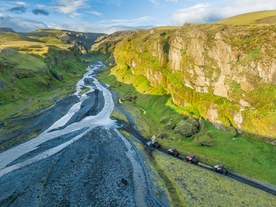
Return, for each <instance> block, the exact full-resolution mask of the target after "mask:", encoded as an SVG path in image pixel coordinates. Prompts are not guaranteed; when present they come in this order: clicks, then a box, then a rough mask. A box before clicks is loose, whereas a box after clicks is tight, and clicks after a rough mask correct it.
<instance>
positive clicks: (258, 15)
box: [216, 10, 276, 24]
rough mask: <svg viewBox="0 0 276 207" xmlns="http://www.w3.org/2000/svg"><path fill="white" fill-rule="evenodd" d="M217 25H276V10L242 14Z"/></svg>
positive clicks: (218, 22)
mask: <svg viewBox="0 0 276 207" xmlns="http://www.w3.org/2000/svg"><path fill="white" fill-rule="evenodd" d="M216 23H217V24H276V10H267V11H258V12H251V13H246V14H240V15H237V16H233V17H230V18H227V19H223V20H220V21H217V22H216Z"/></svg>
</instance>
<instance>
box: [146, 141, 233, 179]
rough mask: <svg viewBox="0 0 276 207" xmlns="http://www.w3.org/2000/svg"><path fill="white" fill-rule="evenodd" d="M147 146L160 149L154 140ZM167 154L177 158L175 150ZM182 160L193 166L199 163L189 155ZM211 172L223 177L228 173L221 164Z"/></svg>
mask: <svg viewBox="0 0 276 207" xmlns="http://www.w3.org/2000/svg"><path fill="white" fill-rule="evenodd" d="M147 145H148V146H149V147H152V148H154V149H158V148H160V147H161V146H160V144H159V143H158V142H157V141H156V140H154V141H149V142H147ZM167 153H168V154H169V155H172V156H174V157H178V156H179V153H178V152H177V150H176V148H172V149H168V150H167ZM183 160H185V161H186V162H188V163H191V164H194V165H198V163H199V161H198V159H197V158H196V156H195V155H190V156H187V157H184V159H183ZM213 171H214V172H218V173H222V174H223V175H226V174H227V173H228V170H227V169H226V168H225V167H224V165H222V164H220V165H215V166H213Z"/></svg>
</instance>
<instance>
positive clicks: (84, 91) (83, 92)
mask: <svg viewBox="0 0 276 207" xmlns="http://www.w3.org/2000/svg"><path fill="white" fill-rule="evenodd" d="M88 91H90V88H88V87H85V88H84V89H82V91H81V92H80V93H79V95H82V94H85V93H86V92H88Z"/></svg>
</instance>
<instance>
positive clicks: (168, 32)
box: [114, 24, 276, 142]
mask: <svg viewBox="0 0 276 207" xmlns="http://www.w3.org/2000/svg"><path fill="white" fill-rule="evenodd" d="M275 29H276V27H275V25H266V26H263V25H260V26H257V25H242V26H238V25H223V24H185V25H184V26H183V27H181V28H180V29H166V28H154V29H152V30H146V31H139V32H136V33H134V34H131V35H130V36H128V37H126V38H125V39H124V40H123V41H121V42H120V43H118V45H117V47H116V49H115V52H114V57H115V60H116V63H117V70H121V71H130V73H132V74H134V75H137V76H138V75H143V76H145V77H146V78H147V79H148V80H149V82H150V84H151V85H152V86H158V85H162V87H163V88H164V89H165V90H166V91H168V92H169V93H170V94H171V96H172V98H173V101H174V103H175V104H176V105H178V106H181V107H187V110H188V109H189V107H190V108H191V107H192V108H193V109H195V108H196V111H195V110H194V111H193V114H194V116H197V117H203V118H205V119H208V120H210V121H211V122H212V123H213V124H214V125H215V126H216V127H217V128H220V129H223V130H232V127H235V128H236V129H237V130H238V132H239V133H246V134H250V135H254V136H255V137H261V138H264V137H266V138H267V139H266V140H269V141H271V142H275V139H273V138H275V137H276V112H275V110H276V104H275V103H276V91H275V89H276V86H275V83H276V63H275V48H276V33H275V32H274V31H275Z"/></svg>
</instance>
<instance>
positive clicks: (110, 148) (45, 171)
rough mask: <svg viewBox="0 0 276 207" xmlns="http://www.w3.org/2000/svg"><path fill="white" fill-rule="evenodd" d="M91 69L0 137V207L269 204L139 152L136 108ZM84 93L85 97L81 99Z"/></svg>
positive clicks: (254, 193) (268, 198)
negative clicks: (70, 91) (53, 101)
mask: <svg viewBox="0 0 276 207" xmlns="http://www.w3.org/2000/svg"><path fill="white" fill-rule="evenodd" d="M94 67H95V68H100V67H102V65H101V64H97V65H96V66H94ZM94 67H90V69H89V71H88V72H87V74H86V75H85V76H84V77H83V79H81V80H80V81H79V82H78V84H77V91H76V93H75V94H72V95H71V96H69V97H67V98H65V99H63V100H61V101H59V102H58V103H57V104H56V105H55V106H53V107H52V108H49V109H48V110H46V111H44V112H42V113H40V114H37V115H36V116H33V117H29V118H26V119H17V120H14V124H16V123H18V124H21V125H22V122H23V123H25V125H24V126H23V125H22V127H21V128H20V130H15V131H12V130H11V131H10V132H7V133H4V134H1V137H0V141H1V142H0V146H1V145H3V144H4V143H5V142H7V141H9V142H10V143H11V144H13V146H10V147H9V148H8V149H5V150H3V152H2V153H0V206H138V207H139V206H273V204H275V202H276V197H275V196H273V195H270V194H268V193H265V192H263V191H261V190H258V189H255V188H253V187H250V186H247V185H245V184H242V183H239V182H237V181H234V180H231V179H229V178H225V177H224V176H222V175H220V174H214V173H213V172H210V171H207V170H204V169H202V168H198V167H196V166H193V165H190V164H188V163H185V162H183V161H181V160H179V159H175V158H174V157H171V156H169V155H166V154H163V153H161V152H159V151H156V150H152V149H151V148H149V147H147V146H145V145H144V144H143V143H142V142H141V141H140V140H139V139H138V137H139V136H141V134H140V132H139V131H138V130H141V129H142V128H143V126H144V125H145V121H144V120H143V117H142V116H141V112H140V109H139V108H136V107H134V106H130V105H123V104H120V103H119V101H118V98H119V97H118V96H119V95H120V93H119V92H116V93H115V92H114V91H112V90H110V89H109V88H108V86H107V85H106V84H104V83H99V82H98V81H97V79H96V78H95V75H96V74H97V71H95V70H94V69H95V68H94ZM84 87H89V89H90V90H89V91H87V92H86V93H84V94H83V95H79V92H80V91H81V90H82V89H83V88H84ZM112 112H113V113H112ZM111 113H112V114H111ZM110 116H111V117H114V118H115V119H118V120H117V121H116V120H111V119H110V118H109V117H110ZM1 128H2V130H5V126H1ZM1 128H0V130H1ZM125 128H130V129H131V130H130V132H131V133H128V132H127V131H126V130H124V129H125ZM22 133H26V135H28V136H29V137H28V139H27V138H26V141H25V142H23V143H21V142H20V141H19V140H16V139H17V137H18V136H19V135H20V134H22ZM32 134H35V135H33V136H30V135H32ZM31 137H33V138H31ZM12 140H15V142H11V141H12ZM18 141H19V142H18Z"/></svg>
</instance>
